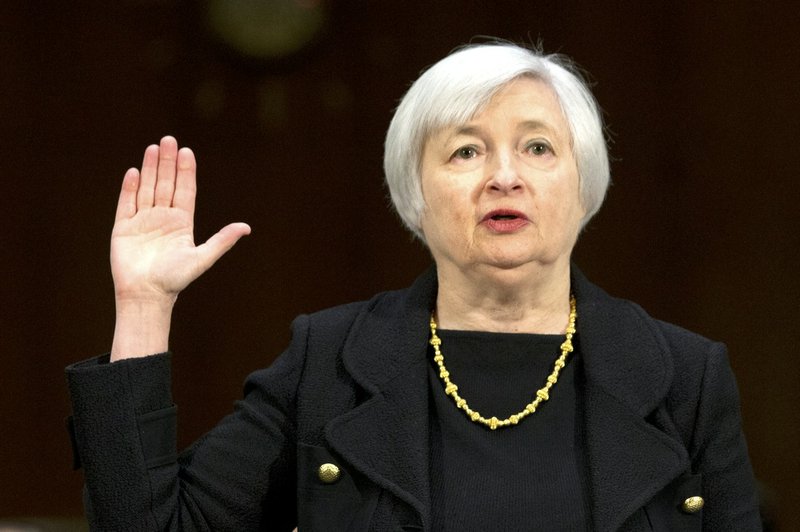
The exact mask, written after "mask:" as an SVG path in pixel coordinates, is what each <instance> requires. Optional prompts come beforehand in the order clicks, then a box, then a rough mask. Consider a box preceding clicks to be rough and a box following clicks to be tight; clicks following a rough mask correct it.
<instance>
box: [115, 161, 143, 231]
mask: <svg viewBox="0 0 800 532" xmlns="http://www.w3.org/2000/svg"><path fill="white" fill-rule="evenodd" d="M138 190H139V170H137V169H136V168H130V169H129V170H128V171H127V172H125V177H123V178H122V190H120V192H119V201H117V214H116V216H115V217H114V221H119V220H123V219H126V218H130V217H131V216H133V215H134V214H136V192H137V191H138Z"/></svg>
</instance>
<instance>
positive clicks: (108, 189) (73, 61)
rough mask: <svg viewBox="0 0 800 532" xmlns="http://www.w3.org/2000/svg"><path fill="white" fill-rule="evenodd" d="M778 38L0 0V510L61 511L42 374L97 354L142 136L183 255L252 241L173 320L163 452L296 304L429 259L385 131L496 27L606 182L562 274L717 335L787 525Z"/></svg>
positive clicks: (788, 369) (790, 103) (798, 122)
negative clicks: (171, 395)
mask: <svg viewBox="0 0 800 532" xmlns="http://www.w3.org/2000/svg"><path fill="white" fill-rule="evenodd" d="M798 27H800V9H798V8H797V7H796V6H795V5H794V4H793V3H792V2H788V1H787V2H763V3H762V2H749V1H730V2H724V1H722V2H695V1H692V0H676V1H672V2H633V1H631V2H577V1H574V0H567V1H537V0H527V1H490V0H485V1H467V0H464V1H454V0H442V1H423V0H404V1H402V2H387V1H351V0H336V1H333V0H331V1H328V2H320V1H314V0H304V1H301V0H294V1H292V0H283V1H279V0H272V1H267V0H263V1H262V2H258V1H256V0H251V1H246V0H245V1H242V0H228V1H227V2H225V1H223V2H219V1H217V2H215V1H211V0H208V1H205V2H175V1H167V0H120V1H116V2H107V1H103V2H101V1H99V0H97V1H79V2H63V3H62V2H44V1H40V2H37V1H33V2H31V1H28V0H24V1H23V0H5V1H3V2H2V4H0V31H1V32H2V33H1V34H0V69H1V70H0V72H2V73H1V74H0V76H2V84H0V177H2V190H3V192H2V198H3V202H2V208H0V216H2V218H0V220H2V224H0V227H2V230H1V231H0V239H1V240H0V249H1V250H2V251H0V253H2V261H1V262H0V274H1V275H2V277H0V278H1V279H2V282H0V302H2V313H0V319H1V320H2V321H0V355H2V360H3V372H2V377H0V416H1V417H0V419H2V425H0V427H2V436H1V437H0V519H2V518H12V517H26V516H39V517H45V518H58V517H78V516H80V515H81V513H82V509H81V501H80V492H81V484H82V475H81V473H80V472H72V471H71V470H70V464H71V452H70V448H69V444H68V439H67V435H66V432H65V430H64V428H63V427H64V418H65V417H66V416H67V415H68V414H69V412H70V406H69V402H68V397H67V392H66V386H65V380H64V376H63V368H64V366H66V365H67V364H69V363H71V362H74V361H77V360H79V359H82V358H87V357H89V356H93V355H95V354H99V353H102V352H104V351H106V350H107V349H108V348H109V346H110V340H111V335H112V331H113V320H114V306H113V296H112V283H111V278H110V274H109V268H108V237H109V234H110V230H111V226H112V222H113V215H114V209H115V203H116V196H117V193H118V189H119V184H120V181H121V178H122V175H123V173H124V171H125V170H126V169H127V168H128V167H130V166H138V165H139V164H140V161H141V154H142V151H143V150H144V148H145V146H146V145H147V144H149V143H153V142H157V141H158V139H159V138H160V137H161V136H162V135H165V134H173V135H175V136H176V137H177V138H178V140H179V142H180V143H181V144H182V145H188V146H190V147H192V148H193V149H194V151H195V153H196V154H197V157H198V163H199V180H200V182H199V186H200V195H199V203H198V209H197V229H196V233H197V239H198V240H204V239H205V238H207V237H208V236H209V235H210V234H212V233H213V232H214V231H216V230H217V229H218V228H219V227H220V226H222V225H224V224H225V223H228V222H231V221H246V222H249V223H250V224H251V225H252V227H253V234H252V235H251V236H250V237H248V238H246V239H245V240H244V241H242V242H241V243H240V244H239V245H238V246H237V247H236V248H234V250H233V251H232V252H231V253H230V254H229V255H228V256H226V257H225V258H223V259H222V260H221V262H219V263H218V264H217V266H215V268H214V269H213V270H212V271H211V272H209V273H208V274H207V275H205V276H204V277H202V278H201V279H200V280H199V281H198V282H196V283H195V284H194V285H192V287H191V288H190V289H189V290H188V291H187V292H185V293H184V294H182V295H181V298H180V301H179V303H178V306H177V308H176V312H175V320H174V328H173V335H172V348H173V350H174V351H175V352H176V359H175V366H174V373H175V382H176V385H175V386H176V387H175V399H176V402H177V403H178V405H179V406H180V408H181V417H180V427H179V430H180V434H179V438H180V443H181V445H186V444H188V443H189V442H191V441H192V440H194V439H195V438H197V437H198V436H200V435H201V434H202V433H203V432H204V431H206V430H207V429H208V428H210V427H211V426H212V425H213V424H214V422H215V421H216V420H218V419H219V418H220V417H222V416H223V415H224V414H226V413H227V412H229V411H230V409H231V407H232V403H233V401H234V400H235V399H236V398H238V397H239V396H240V390H241V384H242V381H243V379H244V378H245V376H246V375H247V374H248V373H249V372H250V371H251V370H253V369H256V368H259V367H263V366H265V365H267V364H269V363H270V361H271V360H272V359H273V358H274V357H275V356H276V355H277V354H279V353H280V352H281V351H282V349H283V348H284V346H285V345H286V344H287V341H288V338H289V324H290V322H291V320H292V318H293V317H294V316H295V315H297V314H298V313H301V312H309V311H314V310H317V309H320V308H323V307H326V306H330V305H334V304H337V303H342V302H346V301H351V300H356V299H362V298H366V297H369V296H370V295H371V294H373V293H375V292H377V291H380V290H386V289H393V288H399V287H403V286H405V285H407V284H408V283H409V282H410V281H412V280H413V279H414V278H415V277H416V275H417V274H418V273H420V272H421V271H422V270H423V269H424V268H425V267H426V266H427V264H428V263H429V258H428V256H427V253H426V252H425V250H424V249H422V248H421V246H419V245H418V244H416V243H414V242H412V241H411V239H410V237H409V236H408V235H407V234H406V233H405V232H404V231H403V230H402V229H401V227H400V225H399V223H398V222H397V221H396V219H395V216H394V215H393V214H392V213H391V212H390V211H389V210H388V209H387V201H386V191H385V189H384V188H383V185H382V170H381V165H382V143H383V136H384V132H385V130H386V127H387V125H388V122H389V120H390V117H391V113H392V110H393V108H394V106H395V105H396V104H397V101H398V99H399V98H400V97H401V95H402V94H403V93H404V91H405V90H406V89H407V87H408V85H409V83H410V82H411V81H412V80H413V79H415V78H416V77H417V75H418V74H419V72H420V70H421V69H423V68H424V67H425V66H427V65H429V64H431V63H433V62H435V61H436V60H438V59H439V58H441V57H442V56H444V55H445V54H447V53H448V52H449V51H450V50H451V49H452V48H453V47H455V46H457V45H459V44H462V43H465V42H469V41H470V40H471V39H473V38H474V37H476V36H479V35H493V36H498V37H502V38H506V39H510V40H514V41H520V42H528V43H530V42H537V41H539V40H541V42H542V43H543V45H544V48H545V50H546V51H548V52H562V53H565V54H568V55H570V56H572V57H574V58H575V59H576V61H577V62H578V63H579V64H580V65H581V66H582V67H584V68H585V69H586V70H587V71H588V72H589V73H590V77H591V79H592V80H593V82H594V83H595V85H594V90H595V93H596V95H597V97H598V100H599V101H600V103H601V105H602V107H603V109H604V111H605V114H606V120H607V122H608V125H609V130H610V134H611V137H612V139H613V142H612V144H611V154H612V156H613V164H612V177H613V180H614V184H613V186H612V188H611V189H610V192H609V195H608V199H607V201H606V204H605V207H604V208H603V210H601V212H600V214H599V215H598V216H597V217H596V218H595V220H594V221H593V222H592V223H591V224H590V226H589V227H588V229H587V230H586V232H585V234H584V235H583V236H582V238H581V240H580V241H579V243H578V247H577V250H576V260H577V262H578V264H579V265H580V266H581V267H582V268H583V270H584V271H585V272H586V273H587V274H588V275H589V276H590V278H592V279H593V280H594V281H595V282H596V283H598V284H600V285H601V286H603V287H604V288H606V289H607V290H608V291H609V292H611V293H613V294H616V295H619V296H622V297H627V298H630V299H633V300H636V301H637V302H639V303H640V304H642V305H643V306H644V307H645V308H646V309H647V310H648V311H649V312H650V313H651V314H652V315H654V316H656V317H659V318H662V319H665V320H668V321H672V322H675V323H678V324H680V325H682V326H684V327H687V328H690V329H693V330H695V331H698V332H700V333H702V334H704V335H706V336H710V337H713V338H715V339H721V340H724V341H725V342H726V343H727V344H728V346H729V348H730V358H731V363H732V365H733V368H734V371H735V372H736V375H737V377H738V382H739V387H740V392H741V399H742V412H743V416H744V424H745V431H746V434H747V438H748V442H749V445H750V451H751V456H752V461H753V466H754V468H755V472H756V475H757V477H758V479H759V481H760V482H761V483H762V485H763V488H764V494H765V497H766V499H765V500H766V501H767V504H768V507H769V509H770V511H771V512H772V517H773V518H774V519H775V520H776V521H777V523H778V524H779V526H780V529H781V530H800V514H798V512H797V508H799V507H800V488H798V485H797V482H798V478H800V458H798V456H800V453H798V448H800V437H799V434H798V432H800V418H799V417H798V414H797V405H798V403H800V360H798V340H799V339H800V335H798V328H797V326H796V318H797V314H798V310H800V304H799V303H798V302H799V301H800V290H799V287H798V280H797V276H796V275H795V274H794V273H793V271H794V268H795V267H796V265H797V264H798V246H799V245H800V236H799V235H800V231H798V228H799V227H800V224H798V199H799V198H798V188H800V187H798V184H797V166H798V165H797V159H798V152H800V148H799V147H798V136H800V104H799V103H798V82H800V79H799V76H798V73H799V70H800V69H799V68H798V67H799V66H800V60H798V52H799V51H800V50H798V45H799V44H800V36H799V35H798V31H797V28H798ZM242 36H244V37H247V36H250V38H249V39H242V38H241V37H242ZM265 36H266V37H265ZM678 378H680V376H678Z"/></svg>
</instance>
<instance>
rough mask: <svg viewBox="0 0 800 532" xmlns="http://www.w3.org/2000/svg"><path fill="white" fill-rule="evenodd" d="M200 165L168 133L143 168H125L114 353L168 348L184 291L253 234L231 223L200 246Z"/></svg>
mask: <svg viewBox="0 0 800 532" xmlns="http://www.w3.org/2000/svg"><path fill="white" fill-rule="evenodd" d="M196 171H197V167H196V163H195V158H194V154H193V153H192V151H191V150H190V149H188V148H182V149H180V150H178V143H177V141H176V140H175V139H174V138H173V137H164V138H163V139H161V143H160V145H158V146H157V145H152V146H149V147H148V148H147V149H146V150H145V152H144V160H143V161H142V170H141V172H139V171H138V170H137V169H135V168H131V169H130V170H128V171H127V172H126V174H125V178H124V180H123V183H122V191H121V192H120V196H119V203H118V205H117V214H116V219H115V222H114V230H113V232H112V235H111V272H112V274H113V277H114V292H115V297H116V305H117V326H116V330H115V334H114V345H113V347H112V353H111V356H112V360H117V359H121V358H128V357H135V356H144V355H148V354H152V353H155V352H159V351H164V350H166V349H167V341H168V336H169V320H170V317H171V312H172V306H173V305H174V303H175V300H176V298H177V296H178V293H179V292H180V291H181V290H183V289H184V288H186V286H187V285H189V283H191V282H192V281H194V280H195V279H197V278H198V277H199V276H200V275H202V274H203V272H205V271H206V270H207V269H209V268H210V267H211V266H212V265H213V264H214V263H215V262H216V261H217V260H218V259H219V258H220V257H221V256H222V255H223V254H224V253H225V252H226V251H228V250H229V249H230V248H231V247H233V245H234V244H235V243H236V242H237V241H238V240H239V238H241V237H242V236H244V235H246V234H249V233H250V227H249V226H248V225H247V224H244V223H233V224H230V225H227V226H225V227H223V228H222V229H221V230H220V231H219V232H218V233H216V234H215V235H214V236H212V237H211V238H209V239H208V241H206V242H205V243H204V244H202V245H199V246H195V243H194V234H193V233H194V205H195V195H196V190H197V187H196Z"/></svg>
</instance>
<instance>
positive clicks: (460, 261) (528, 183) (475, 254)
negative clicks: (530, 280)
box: [421, 78, 585, 271]
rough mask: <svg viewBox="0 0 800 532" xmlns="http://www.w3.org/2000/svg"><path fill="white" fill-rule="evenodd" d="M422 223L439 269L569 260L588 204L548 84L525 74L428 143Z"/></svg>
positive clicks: (506, 266) (507, 266)
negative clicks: (465, 120) (466, 119)
mask: <svg viewBox="0 0 800 532" xmlns="http://www.w3.org/2000/svg"><path fill="white" fill-rule="evenodd" d="M421 179H422V194H423V197H424V199H425V204H426V208H425V212H424V214H423V217H422V224H421V225H422V231H423V233H424V234H425V239H426V241H427V244H428V247H429V248H430V250H431V253H432V255H433V258H434V260H435V261H436V263H437V266H438V267H439V269H440V271H442V270H447V269H448V268H449V267H455V268H458V269H460V270H462V271H463V270H470V269H472V270H480V269H481V268H483V269H485V268H494V269H497V268H499V269H502V270H510V269H515V268H524V267H525V266H527V265H541V266H547V265H555V264H559V263H560V264H561V265H562V266H563V265H564V264H567V265H568V264H569V257H570V253H571V252H572V248H573V246H574V245H575V241H576V239H577V236H578V232H579V230H580V222H581V219H582V218H583V215H584V213H585V211H584V209H583V207H582V206H581V202H580V195H579V180H578V170H577V166H576V164H575V160H574V159H573V157H572V148H571V142H570V130H569V126H568V124H567V122H566V120H565V119H564V117H563V116H562V113H561V109H560V106H559V104H558V101H557V99H556V96H555V94H554V93H553V92H552V90H551V89H550V88H549V87H548V86H547V85H546V84H545V83H543V82H541V81H539V80H537V79H533V78H520V79H517V80H515V81H513V82H511V83H510V84H508V85H506V86H505V87H504V88H503V89H502V90H501V91H500V92H498V93H497V94H496V95H495V96H494V97H493V98H492V100H491V101H490V102H489V104H488V106H487V107H486V108H485V109H484V110H483V111H482V112H481V113H480V114H478V115H477V116H475V117H474V118H473V119H472V120H471V121H470V122H468V123H467V124H465V125H463V126H458V127H450V128H444V129H442V130H440V131H437V132H435V133H434V134H433V135H431V136H430V137H429V138H428V140H427V142H426V143H425V146H424V151H423V156H422V166H421Z"/></svg>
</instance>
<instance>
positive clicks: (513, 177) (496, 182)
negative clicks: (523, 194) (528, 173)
mask: <svg viewBox="0 0 800 532" xmlns="http://www.w3.org/2000/svg"><path fill="white" fill-rule="evenodd" d="M493 163H494V164H492V165H491V166H490V168H489V172H490V174H489V179H488V181H487V182H486V187H487V188H488V189H489V190H491V191H494V192H501V193H504V194H509V193H511V192H515V191H518V190H522V187H523V183H522V179H521V178H520V174H519V170H518V168H517V166H516V165H517V163H516V161H515V160H514V157H513V156H512V155H510V154H508V153H498V154H497V155H496V156H495V157H494V161H493Z"/></svg>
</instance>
